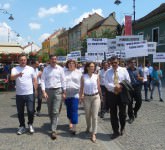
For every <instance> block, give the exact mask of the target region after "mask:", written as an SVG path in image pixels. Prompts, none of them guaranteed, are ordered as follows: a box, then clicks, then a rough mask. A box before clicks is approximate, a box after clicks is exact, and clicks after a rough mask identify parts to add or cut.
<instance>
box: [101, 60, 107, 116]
mask: <svg viewBox="0 0 165 150" xmlns="http://www.w3.org/2000/svg"><path fill="white" fill-rule="evenodd" d="M102 67H103V68H102V69H101V70H100V71H99V79H100V87H101V92H102V96H103V99H102V101H101V112H100V118H104V114H105V112H106V111H107V110H108V108H107V102H106V87H105V73H106V71H107V70H108V62H107V61H104V62H102Z"/></svg>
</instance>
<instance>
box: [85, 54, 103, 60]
mask: <svg viewBox="0 0 165 150" xmlns="http://www.w3.org/2000/svg"><path fill="white" fill-rule="evenodd" d="M85 57H86V60H87V61H93V62H102V60H104V53H85Z"/></svg>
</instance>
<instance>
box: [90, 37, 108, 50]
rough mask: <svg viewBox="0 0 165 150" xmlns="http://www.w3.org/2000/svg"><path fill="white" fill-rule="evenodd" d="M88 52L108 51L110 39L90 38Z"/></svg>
mask: <svg viewBox="0 0 165 150" xmlns="http://www.w3.org/2000/svg"><path fill="white" fill-rule="evenodd" d="M87 52H88V53H102V52H108V39H107V38H88V39H87Z"/></svg>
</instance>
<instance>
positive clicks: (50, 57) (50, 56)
mask: <svg viewBox="0 0 165 150" xmlns="http://www.w3.org/2000/svg"><path fill="white" fill-rule="evenodd" d="M52 57H57V56H56V55H53V54H52V55H49V59H52Z"/></svg>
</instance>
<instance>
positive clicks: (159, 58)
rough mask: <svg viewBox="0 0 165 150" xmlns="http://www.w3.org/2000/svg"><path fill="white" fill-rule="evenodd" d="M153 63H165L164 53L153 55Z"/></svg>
mask: <svg viewBox="0 0 165 150" xmlns="http://www.w3.org/2000/svg"><path fill="white" fill-rule="evenodd" d="M153 62H165V53H154V54H153Z"/></svg>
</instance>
